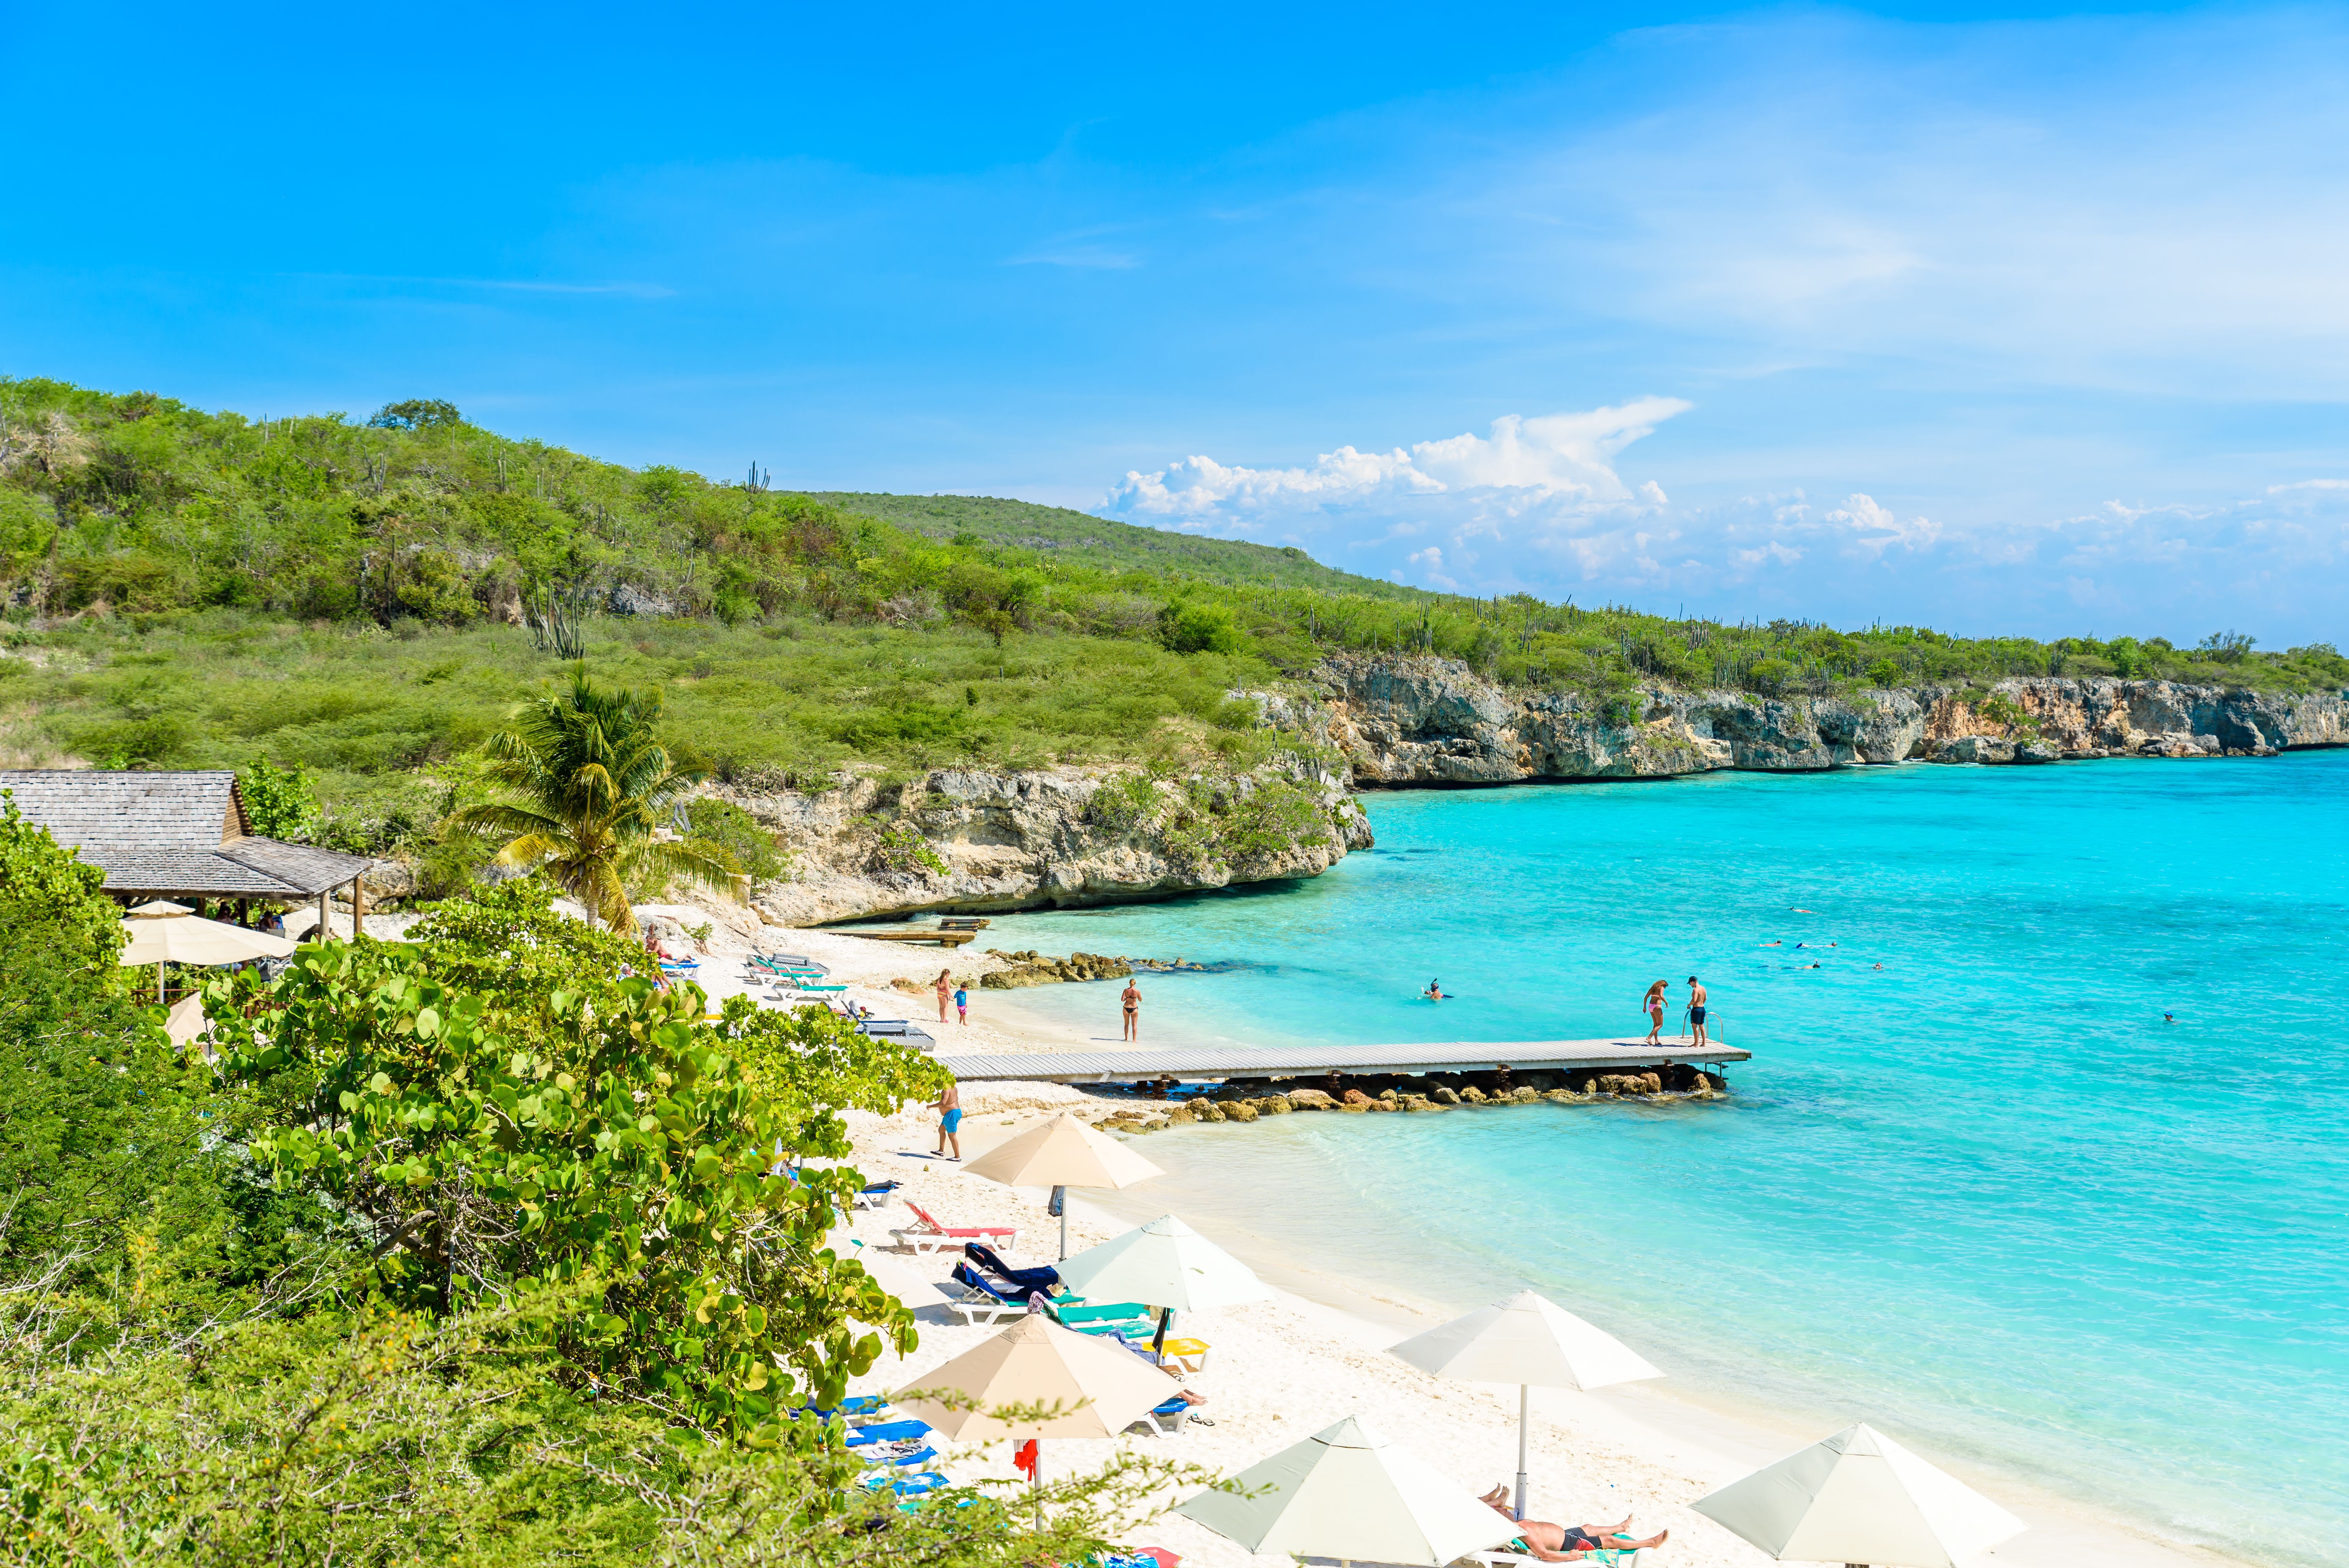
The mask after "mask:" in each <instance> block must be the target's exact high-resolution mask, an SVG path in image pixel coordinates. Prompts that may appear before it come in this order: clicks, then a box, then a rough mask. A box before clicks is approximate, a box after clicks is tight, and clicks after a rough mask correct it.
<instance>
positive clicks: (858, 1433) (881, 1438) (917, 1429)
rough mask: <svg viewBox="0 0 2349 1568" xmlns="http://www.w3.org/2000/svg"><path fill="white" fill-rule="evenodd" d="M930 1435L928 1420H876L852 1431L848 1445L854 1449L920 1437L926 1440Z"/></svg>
mask: <svg viewBox="0 0 2349 1568" xmlns="http://www.w3.org/2000/svg"><path fill="white" fill-rule="evenodd" d="M929 1436H930V1424H929V1423H928V1422H927V1421H918V1420H914V1419H912V1418H906V1419H905V1420H899V1421H874V1422H873V1423H872V1424H871V1425H869V1426H863V1427H858V1428H856V1429H854V1430H853V1431H851V1432H850V1433H849V1434H848V1446H849V1447H850V1448H852V1449H862V1448H869V1447H871V1446H872V1445H873V1444H874V1443H902V1442H905V1441H906V1440H908V1439H914V1438H920V1439H924V1440H925V1441H926V1440H927V1439H928V1438H929Z"/></svg>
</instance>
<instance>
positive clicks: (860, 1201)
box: [856, 1181, 905, 1209]
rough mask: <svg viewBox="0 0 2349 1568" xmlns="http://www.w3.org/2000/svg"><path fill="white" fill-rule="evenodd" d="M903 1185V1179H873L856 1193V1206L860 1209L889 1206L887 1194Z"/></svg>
mask: <svg viewBox="0 0 2349 1568" xmlns="http://www.w3.org/2000/svg"><path fill="white" fill-rule="evenodd" d="M904 1185H905V1183H904V1182H903V1181H875V1182H874V1183H873V1185H871V1186H870V1187H867V1188H865V1189H864V1191H861V1192H859V1193H857V1194H856V1206H857V1207H858V1208H860V1209H885V1208H887V1207H888V1206H889V1195H890V1194H891V1193H893V1192H895V1191H896V1190H897V1189H898V1188H900V1187H902V1186H904Z"/></svg>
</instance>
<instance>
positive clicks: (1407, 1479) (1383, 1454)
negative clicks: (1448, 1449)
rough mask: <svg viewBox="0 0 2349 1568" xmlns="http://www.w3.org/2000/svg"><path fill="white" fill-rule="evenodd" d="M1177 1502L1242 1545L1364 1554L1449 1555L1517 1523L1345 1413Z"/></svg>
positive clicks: (1499, 1538) (1493, 1540)
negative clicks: (1221, 1483) (1222, 1485)
mask: <svg viewBox="0 0 2349 1568" xmlns="http://www.w3.org/2000/svg"><path fill="white" fill-rule="evenodd" d="M1233 1479H1234V1480H1236V1481H1237V1483H1238V1485H1239V1487H1240V1489H1241V1490H1240V1491H1238V1492H1230V1491H1203V1492H1201V1493H1200V1494H1199V1495H1198V1496H1196V1497H1194V1498H1191V1499H1189V1500H1187V1501H1184V1502H1181V1503H1178V1504H1176V1505H1175V1509H1174V1511H1175V1512H1177V1513H1179V1514H1182V1515H1184V1516H1185V1517H1186V1518H1189V1519H1194V1520H1196V1521H1197V1522H1200V1523H1201V1524H1204V1525H1206V1527H1207V1528H1208V1529H1210V1530H1212V1531H1214V1532H1216V1534H1218V1535H1221V1536H1224V1537H1226V1538H1227V1539H1229V1540H1232V1541H1235V1542H1238V1543H1239V1544H1240V1545H1241V1546H1243V1547H1245V1548H1246V1549H1247V1550H1248V1551H1250V1552H1257V1553H1289V1554H1292V1555H1296V1556H1311V1557H1338V1558H1344V1559H1350V1560H1352V1561H1355V1562H1368V1563H1431V1564H1432V1563H1450V1562H1452V1561H1453V1560H1454V1559H1455V1558H1457V1557H1459V1556H1461V1555H1462V1554H1463V1553H1469V1552H1474V1551H1476V1550H1477V1549H1479V1548H1480V1547H1486V1546H1497V1545H1499V1544H1500V1543H1501V1542H1504V1541H1506V1540H1508V1539H1509V1538H1510V1537H1511V1536H1513V1535H1514V1534H1516V1526H1515V1525H1513V1524H1511V1523H1510V1522H1508V1521H1507V1520H1506V1519H1504V1518H1502V1517H1501V1515H1500V1514H1499V1513H1498V1512H1496V1511H1494V1510H1493V1509H1491V1508H1489V1507H1487V1506H1486V1505H1485V1504H1484V1503H1483V1502H1480V1501H1477V1500H1476V1499H1475V1497H1473V1496H1471V1495H1470V1494H1469V1493H1468V1491H1467V1490H1466V1489H1465V1488H1464V1487H1462V1486H1461V1485H1460V1484H1459V1483H1457V1482H1456V1481H1453V1480H1447V1479H1445V1478H1444V1476H1441V1475H1438V1474H1437V1473H1436V1472H1435V1471H1434V1470H1431V1469H1429V1468H1428V1466H1427V1463H1426V1461H1424V1460H1422V1459H1420V1458H1419V1456H1418V1455H1416V1454H1414V1453H1413V1452H1412V1451H1411V1450H1410V1449H1405V1448H1402V1447H1400V1446H1398V1445H1396V1444H1394V1443H1391V1442H1389V1441H1387V1439H1385V1438H1383V1437H1381V1436H1380V1435H1379V1434H1378V1432H1376V1431H1375V1430H1373V1429H1371V1428H1370V1427H1367V1426H1365V1425H1363V1424H1362V1422H1361V1419H1360V1418H1358V1417H1353V1416H1349V1417H1347V1418H1345V1419H1344V1420H1342V1421H1340V1422H1339V1423H1338V1424H1337V1425H1336V1426H1334V1427H1331V1428H1330V1429H1329V1430H1328V1431H1325V1432H1316V1433H1315V1434H1314V1435H1313V1436H1311V1437H1309V1438H1308V1439H1305V1440H1304V1441H1303V1442H1301V1443H1299V1444H1298V1445H1296V1446H1295V1447H1294V1448H1288V1449H1281V1450H1280V1452H1278V1453H1277V1454H1275V1455H1273V1456H1272V1457H1271V1458H1270V1459H1268V1460H1258V1461H1257V1463H1255V1464H1253V1465H1250V1466H1249V1467H1248V1468H1247V1470H1243V1471H1241V1472H1240V1473H1239V1474H1238V1475H1237V1476H1236V1477H1235V1478H1233Z"/></svg>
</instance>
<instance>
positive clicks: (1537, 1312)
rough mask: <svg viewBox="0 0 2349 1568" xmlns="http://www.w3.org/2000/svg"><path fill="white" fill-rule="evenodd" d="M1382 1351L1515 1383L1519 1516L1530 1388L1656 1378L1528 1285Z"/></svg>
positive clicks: (1429, 1367) (1624, 1349)
mask: <svg viewBox="0 0 2349 1568" xmlns="http://www.w3.org/2000/svg"><path fill="white" fill-rule="evenodd" d="M1388 1353H1389V1354H1390V1355H1392V1356H1397V1357H1402V1359H1403V1360H1405V1361H1408V1362H1410V1363H1411V1364H1412V1365H1413V1366H1414V1367H1418V1368H1419V1369H1420V1370H1421V1371H1423V1372H1433V1373H1434V1374H1435V1375H1436V1376H1437V1377H1451V1378H1454V1379H1456V1380H1458V1381H1460V1382H1464V1383H1515V1384H1516V1386H1517V1501H1516V1514H1517V1517H1518V1518H1519V1519H1523V1518H1524V1517H1525V1516H1526V1437H1527V1429H1528V1425H1529V1422H1530V1418H1531V1415H1532V1400H1531V1397H1530V1393H1529V1390H1530V1389H1531V1388H1532V1387H1535V1386H1539V1387H1544V1388H1603V1387H1607V1386H1608V1385H1609V1384H1610V1383H1635V1382H1638V1381H1640V1379H1642V1378H1646V1377H1662V1376H1663V1373H1662V1372H1661V1370H1659V1369H1658V1368H1657V1367H1652V1366H1651V1365H1650V1364H1649V1362H1648V1360H1647V1358H1646V1357H1643V1356H1641V1355H1640V1353H1639V1352H1638V1351H1636V1350H1634V1349H1632V1348H1631V1347H1630V1346H1628V1345H1626V1344H1624V1343H1623V1342H1622V1341H1621V1340H1619V1339H1618V1338H1616V1337H1615V1336H1613V1335H1611V1334H1609V1333H1608V1332H1607V1331H1606V1330H1605V1329H1603V1328H1601V1327H1599V1326H1598V1325H1596V1324H1593V1323H1587V1322H1585V1321H1584V1320H1583V1319H1581V1318H1579V1317H1577V1316H1575V1315H1574V1314H1572V1313H1570V1312H1568V1311H1567V1310H1566V1309H1565V1308H1564V1307H1562V1306H1559V1305H1557V1304H1556V1303H1554V1302H1551V1301H1548V1300H1546V1299H1545V1298H1543V1297H1541V1296H1538V1295H1535V1294H1534V1293H1533V1292H1532V1291H1529V1290H1521V1291H1519V1292H1518V1293H1517V1294H1516V1295H1513V1296H1510V1297H1509V1298H1508V1299H1507V1300H1506V1301H1496V1302H1495V1303H1494V1304H1493V1305H1490V1306H1480V1307H1478V1308H1477V1309H1476V1310H1475V1311H1474V1312H1472V1313H1469V1314H1468V1315H1466V1316H1464V1317H1455V1318H1454V1319H1453V1320H1452V1321H1451V1322H1449V1323H1447V1324H1444V1325H1443V1326H1441V1327H1437V1328H1431V1329H1429V1330H1428V1331H1427V1332H1426V1333H1424V1334H1423V1335H1420V1336H1417V1337H1416V1338H1412V1339H1406V1340H1404V1341H1403V1342H1402V1344H1400V1345H1397V1346H1392V1347H1390V1349H1389V1352H1388Z"/></svg>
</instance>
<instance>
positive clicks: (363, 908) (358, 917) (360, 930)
mask: <svg viewBox="0 0 2349 1568" xmlns="http://www.w3.org/2000/svg"><path fill="white" fill-rule="evenodd" d="M366 880H367V879H366V878H365V877H363V876H357V877H353V878H352V879H351V936H352V939H353V940H354V941H356V940H357V938H358V937H359V936H360V935H362V934H364V933H365V932H366V931H367V889H366V888H364V887H362V886H360V885H359V884H360V883H361V882H364V881H366Z"/></svg>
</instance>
